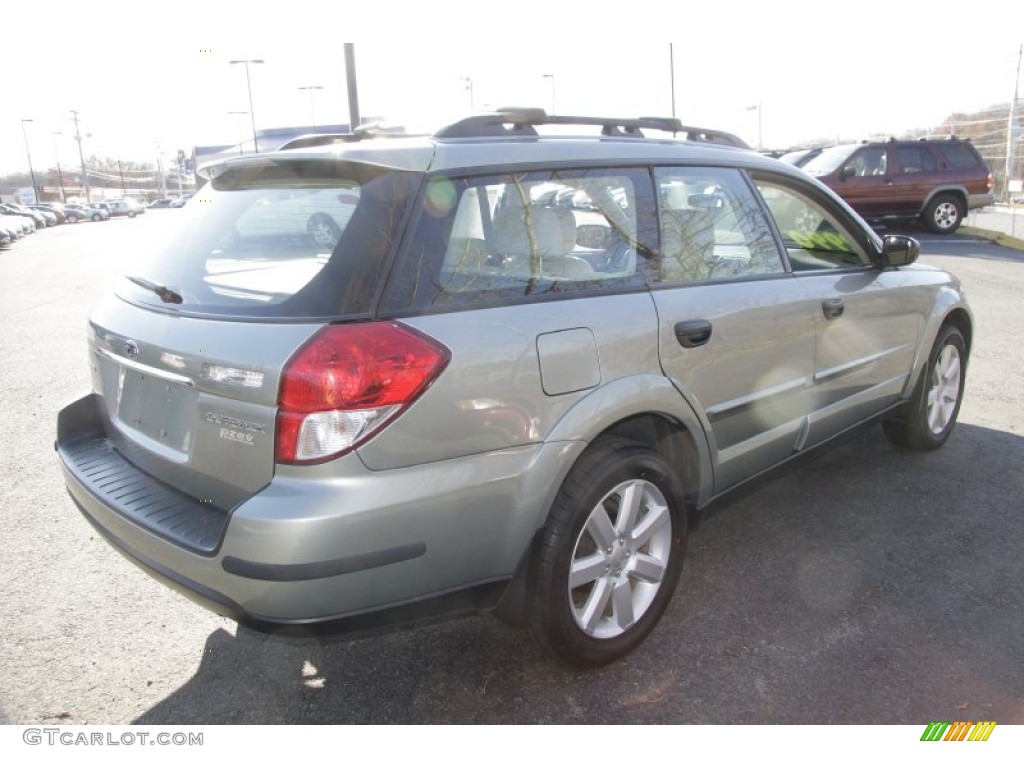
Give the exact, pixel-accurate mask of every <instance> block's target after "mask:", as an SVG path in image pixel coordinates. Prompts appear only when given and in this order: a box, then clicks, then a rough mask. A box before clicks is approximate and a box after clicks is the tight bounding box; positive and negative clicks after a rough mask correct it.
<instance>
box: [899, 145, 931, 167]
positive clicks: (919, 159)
mask: <svg viewBox="0 0 1024 768" xmlns="http://www.w3.org/2000/svg"><path fill="white" fill-rule="evenodd" d="M896 157H897V158H898V159H899V163H900V168H901V169H902V170H903V172H904V173H925V172H928V171H935V170H938V166H937V164H936V163H935V158H934V157H933V156H932V153H931V152H930V151H929V150H928V148H927V147H899V148H898V149H897V150H896Z"/></svg>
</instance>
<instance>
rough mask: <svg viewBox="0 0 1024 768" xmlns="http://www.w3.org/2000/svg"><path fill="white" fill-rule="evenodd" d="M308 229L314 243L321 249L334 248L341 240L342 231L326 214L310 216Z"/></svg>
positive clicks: (307, 224)
mask: <svg viewBox="0 0 1024 768" xmlns="http://www.w3.org/2000/svg"><path fill="white" fill-rule="evenodd" d="M306 229H307V231H308V232H309V233H310V234H311V235H312V236H313V242H314V243H316V245H318V246H320V247H321V248H334V246H335V245H337V244H338V240H339V239H340V238H341V229H339V227H338V225H337V224H336V223H335V222H334V219H332V218H331V217H330V216H328V215H327V214H326V213H314V214H313V215H312V216H310V217H309V221H308V222H307V223H306Z"/></svg>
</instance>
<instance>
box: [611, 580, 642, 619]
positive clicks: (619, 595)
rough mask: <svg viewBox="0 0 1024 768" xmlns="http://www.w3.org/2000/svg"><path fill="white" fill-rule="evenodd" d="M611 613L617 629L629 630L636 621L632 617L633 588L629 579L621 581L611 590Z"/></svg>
mask: <svg viewBox="0 0 1024 768" xmlns="http://www.w3.org/2000/svg"><path fill="white" fill-rule="evenodd" d="M612 612H613V613H612V615H613V617H614V619H615V624H616V625H617V626H618V627H619V629H629V628H630V627H631V626H633V622H634V621H636V619H635V618H634V617H633V588H632V587H631V586H630V583H629V579H623V580H622V581H620V582H619V583H618V584H616V585H615V587H614V589H613V590H612Z"/></svg>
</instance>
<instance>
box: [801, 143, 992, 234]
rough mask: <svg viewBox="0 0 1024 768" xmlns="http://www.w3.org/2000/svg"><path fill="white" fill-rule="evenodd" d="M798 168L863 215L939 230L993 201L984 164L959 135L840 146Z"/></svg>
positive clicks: (952, 227) (946, 229)
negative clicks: (915, 221) (918, 222)
mask: <svg viewBox="0 0 1024 768" xmlns="http://www.w3.org/2000/svg"><path fill="white" fill-rule="evenodd" d="M802 167H803V170H805V171H806V172H807V173H809V174H810V175H811V176H815V177H816V178H817V179H818V180H819V181H821V182H824V183H825V184H827V185H828V186H829V187H831V188H832V189H833V190H835V191H836V192H837V193H838V194H839V195H840V196H841V197H843V199H845V200H846V202H848V203H849V204H850V205H851V206H853V208H854V209H855V210H856V211H857V212H858V213H859V214H861V216H863V217H864V218H866V219H869V220H876V219H887V218H896V219H901V218H902V219H909V218H917V217H920V218H921V220H922V221H923V222H924V224H925V226H926V227H928V229H930V230H931V231H932V232H937V233H939V234H950V233H952V232H955V231H956V230H957V229H958V228H959V226H960V223H961V222H962V221H963V218H964V216H965V215H966V214H967V211H969V210H971V209H972V208H981V207H982V206H985V205H991V204H992V202H993V196H992V174H991V172H990V171H989V167H988V165H986V164H985V161H984V160H983V159H982V157H981V155H980V154H978V150H977V149H975V148H974V145H973V144H971V143H970V142H969V141H962V140H960V139H943V140H938V141H935V140H920V141H887V142H871V143H868V142H865V143H863V144H840V145H838V146H835V147H829V148H828V149H825V150H824V151H822V153H821V154H820V155H818V156H817V157H815V158H813V159H812V160H811V161H810V162H808V163H807V164H806V165H804V166H802Z"/></svg>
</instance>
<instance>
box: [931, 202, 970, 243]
mask: <svg viewBox="0 0 1024 768" xmlns="http://www.w3.org/2000/svg"><path fill="white" fill-rule="evenodd" d="M963 220H964V206H963V203H961V202H960V200H959V199H958V198H956V197H954V196H953V195H936V197H935V199H934V200H932V201H931V202H930V203H928V207H927V208H926V209H925V212H924V223H925V226H927V227H928V229H930V230H931V231H932V232H935V233H936V234H939V235H951V234H953V233H954V232H956V231H957V230H958V229H959V228H960V223H961V222H962V221H963Z"/></svg>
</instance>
